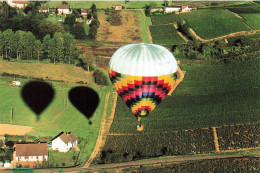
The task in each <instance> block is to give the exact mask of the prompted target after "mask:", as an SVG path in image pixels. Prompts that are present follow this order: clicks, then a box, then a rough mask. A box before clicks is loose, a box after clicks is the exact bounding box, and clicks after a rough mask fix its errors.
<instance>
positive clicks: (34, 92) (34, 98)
mask: <svg viewBox="0 0 260 173" xmlns="http://www.w3.org/2000/svg"><path fill="white" fill-rule="evenodd" d="M21 95H22V98H23V100H24V102H25V103H26V104H27V105H28V106H29V107H30V108H31V110H32V111H33V112H34V113H35V114H36V115H37V121H39V119H40V114H41V113H42V112H43V110H44V109H46V108H47V106H48V105H49V104H50V103H51V101H52V100H53V98H54V95H55V92H54V89H53V88H52V86H51V85H49V84H48V83H46V82H41V81H32V82H29V83H27V84H25V85H24V87H23V88H22V91H21Z"/></svg>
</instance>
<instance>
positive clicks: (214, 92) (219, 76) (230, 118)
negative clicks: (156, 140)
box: [111, 60, 260, 134]
mask: <svg viewBox="0 0 260 173" xmlns="http://www.w3.org/2000/svg"><path fill="white" fill-rule="evenodd" d="M181 67H182V69H183V70H186V71H187V73H186V75H185V78H184V81H183V82H182V83H181V84H180V85H179V86H178V88H177V90H176V91H174V92H173V96H167V97H166V98H165V100H163V102H162V103H161V104H160V105H158V106H157V108H156V109H155V110H154V111H153V112H152V113H151V114H150V115H149V116H148V117H147V118H143V123H144V127H145V130H144V131H143V133H148V132H149V133H157V132H160V133H161V132H167V131H172V130H178V129H193V128H201V127H211V126H221V125H229V124H238V123H249V122H258V121H259V120H260V116H259V115H260V114H259V96H260V92H259V89H258V86H259V84H260V79H259V75H260V71H259V60H254V61H249V62H243V63H234V64H226V65H224V64H215V65H200V64H194V65H192V66H191V65H185V64H183V65H181ZM122 122H123V123H122ZM136 124H137V121H136V118H135V117H134V116H133V115H132V113H131V111H130V110H129V109H128V108H127V106H126V105H125V104H124V102H123V101H122V99H118V104H117V110H116V115H115V120H114V123H113V125H112V128H111V133H130V134H131V133H137V131H136ZM158 134H159V133H158Z"/></svg>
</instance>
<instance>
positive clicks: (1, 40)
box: [0, 30, 4, 57]
mask: <svg viewBox="0 0 260 173" xmlns="http://www.w3.org/2000/svg"><path fill="white" fill-rule="evenodd" d="M0 51H1V54H0V56H2V57H4V35H3V33H2V31H1V30H0Z"/></svg>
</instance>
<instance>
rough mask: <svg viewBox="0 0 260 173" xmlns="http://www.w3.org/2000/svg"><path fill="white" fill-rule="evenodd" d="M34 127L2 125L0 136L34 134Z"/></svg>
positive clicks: (0, 126) (0, 125)
mask: <svg viewBox="0 0 260 173" xmlns="http://www.w3.org/2000/svg"><path fill="white" fill-rule="evenodd" d="M33 131H34V130H33V127H29V126H20V125H11V124H0V135H4V134H8V135H25V134H26V133H27V132H33Z"/></svg>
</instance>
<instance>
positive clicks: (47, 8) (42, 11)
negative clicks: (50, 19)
mask: <svg viewBox="0 0 260 173" xmlns="http://www.w3.org/2000/svg"><path fill="white" fill-rule="evenodd" d="M37 8H38V10H39V12H40V13H48V12H50V10H49V7H43V6H39V7H37Z"/></svg>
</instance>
